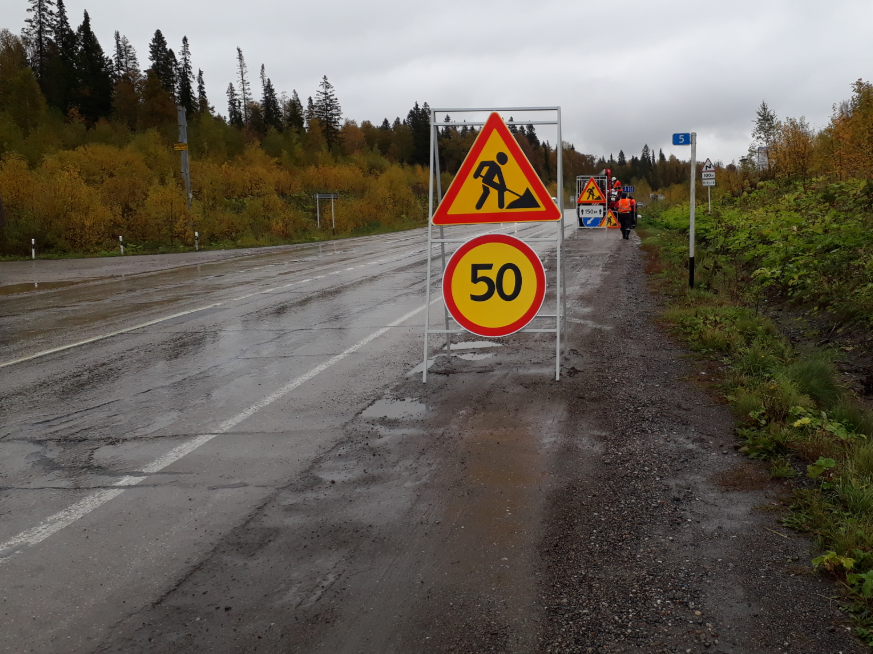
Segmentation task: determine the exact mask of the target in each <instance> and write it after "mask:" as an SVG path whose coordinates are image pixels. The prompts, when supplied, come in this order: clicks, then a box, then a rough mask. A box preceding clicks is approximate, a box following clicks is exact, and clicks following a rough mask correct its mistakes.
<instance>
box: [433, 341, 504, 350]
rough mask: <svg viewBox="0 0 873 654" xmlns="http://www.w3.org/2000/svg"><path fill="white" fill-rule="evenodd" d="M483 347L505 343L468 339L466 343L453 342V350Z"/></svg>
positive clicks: (444, 347) (498, 345)
mask: <svg viewBox="0 0 873 654" xmlns="http://www.w3.org/2000/svg"><path fill="white" fill-rule="evenodd" d="M483 347H503V344H502V343H494V342H493V341H468V342H464V343H452V349H453V350H475V349H478V348H483ZM443 349H444V350H445V349H446V346H445V345H443Z"/></svg>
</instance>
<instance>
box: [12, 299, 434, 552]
mask: <svg viewBox="0 0 873 654" xmlns="http://www.w3.org/2000/svg"><path fill="white" fill-rule="evenodd" d="M436 301H437V300H434V302H431V304H434V303H435V302H436ZM425 306H426V305H422V306H420V307H418V308H417V309H413V310H412V311H410V312H409V313H407V314H404V315H402V316H400V318H398V319H397V320H395V321H394V322H391V323H389V324H388V326H387V327H382V328H381V329H377V330H376V331H375V332H373V333H372V334H370V335H369V336H367V337H365V338H362V339H361V340H360V341H358V342H357V343H355V344H354V345H352V346H351V347H349V348H347V349H345V350H343V351H342V352H340V353H339V354H337V355H336V356H333V357H331V358H330V359H328V360H327V361H325V362H323V363H321V364H319V365H317V366H316V367H315V368H313V369H312V370H310V371H309V372H307V373H306V374H304V375H302V376H300V377H298V378H297V379H295V380H293V381H291V382H289V383H287V384H285V385H284V386H282V387H281V388H280V389H279V390H277V391H274V392H273V393H271V394H270V395H268V396H266V397H265V398H264V399H262V400H261V401H259V402H256V403H255V404H253V405H251V406H250V407H249V408H247V409H246V410H244V411H242V412H240V413H238V414H237V415H235V416H234V417H232V418H230V419H228V420H225V421H224V422H222V423H221V424H220V425H219V426H218V429H216V430H215V431H214V432H213V433H211V434H202V435H200V436H197V437H196V438H193V439H191V440H189V441H187V442H185V443H182V444H181V445H178V446H177V447H174V448H173V449H172V450H170V451H169V452H167V453H166V454H164V455H163V456H161V457H158V458H157V459H155V460H154V461H152V462H151V463H150V464H148V465H147V466H145V467H143V469H142V472H143V473H145V474H143V475H135V476H134V475H131V476H127V477H123V478H121V479H119V480H118V481H117V482H115V483H114V484H113V485H112V487H111V488H105V489H102V490H99V491H97V492H95V493H91V494H90V495H88V496H87V497H85V498H83V499H81V500H79V501H78V502H76V503H75V504H72V505H71V506H68V507H67V508H66V509H64V510H63V511H59V512H58V513H55V514H54V515H52V516H49V517H48V518H46V519H45V520H43V521H42V523H40V524H39V525H37V526H36V527H33V528H32V529H28V530H26V531H23V532H21V533H20V534H18V535H17V536H15V537H13V538H11V539H9V540H8V541H6V542H5V543H0V566H2V565H3V563H5V562H6V561H8V560H9V559H11V558H12V557H13V556H15V555H16V554H19V553H20V552H22V551H23V550H24V549H26V548H28V547H33V546H34V545H37V544H39V543H41V542H42V541H44V540H45V539H46V538H48V537H49V536H51V535H52V534H55V533H57V532H59V531H60V530H61V529H63V528H64V527H66V526H68V525H70V524H72V523H74V522H75V521H76V520H79V519H80V518H82V517H84V516H86V515H88V514H89V513H91V511H93V510H94V509H96V508H98V507H100V506H102V505H104V504H106V502H108V501H109V500H111V499H114V498H116V497H118V496H119V495H121V494H122V493H123V492H124V491H125V490H126V489H127V488H129V487H131V486H136V485H137V484H139V483H140V482H141V481H143V480H144V479H146V478H147V476H148V475H150V474H154V473H156V472H159V471H161V470H163V469H164V468H166V467H167V466H169V465H171V464H173V463H175V462H176V461H178V460H179V459H181V458H182V457H184V456H186V455H187V454H190V453H191V452H193V451H194V450H196V449H197V448H198V447H200V446H201V445H204V444H206V443H208V442H209V441H211V440H212V439H213V438H215V437H216V436H218V435H220V434H223V433H225V432H228V431H230V430H231V429H233V428H234V427H236V426H237V425H238V424H240V423H241V422H243V421H244V420H246V419H247V418H250V417H251V416H253V415H254V414H255V413H257V412H258V411H260V410H261V409H264V408H266V407H268V406H269V405H270V404H272V403H273V402H275V401H276V400H278V399H280V398H282V397H284V396H285V395H287V394H288V393H290V392H291V391H293V390H294V389H296V388H298V387H299V386H302V385H303V384H305V383H306V382H308V381H309V380H310V379H312V378H313V377H315V376H316V375H318V374H319V373H322V372H324V371H325V370H327V369H328V368H330V367H331V366H333V365H335V364H337V363H339V362H340V361H342V360H343V359H345V358H346V357H347V356H349V355H350V354H354V353H355V352H357V351H358V350H360V349H361V348H362V347H364V346H365V345H366V344H367V343H369V342H370V341H374V340H375V339H377V338H379V337H380V336H382V335H383V334H385V333H386V332H388V331H389V330H390V329H391V328H392V327H397V326H399V325H401V324H402V323H404V322H406V321H407V320H409V319H410V318H412V317H413V316H414V315H416V314H418V313H421V312H422V311H424V308H425Z"/></svg>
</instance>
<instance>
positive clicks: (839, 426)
mask: <svg viewBox="0 0 873 654" xmlns="http://www.w3.org/2000/svg"><path fill="white" fill-rule="evenodd" d="M791 416H792V417H795V418H797V420H795V421H794V422H793V423H792V424H791V426H792V427H794V428H795V429H798V430H800V431H801V433H803V434H804V435H807V436H811V435H813V434H814V433H815V432H819V434H820V435H822V436H826V435H828V434H830V435H832V436H836V437H837V438H839V439H840V440H841V441H853V440H867V436H865V435H864V434H859V433H857V432H855V431H852V430H851V429H850V428H849V427H847V426H846V425H844V424H843V423H841V422H838V421H836V420H833V419H831V418H828V414H827V413H826V412H824V411H821V412H820V413H819V414H818V415H816V413H815V412H814V411H810V410H809V409H804V408H803V407H800V406H795V407H792V408H791Z"/></svg>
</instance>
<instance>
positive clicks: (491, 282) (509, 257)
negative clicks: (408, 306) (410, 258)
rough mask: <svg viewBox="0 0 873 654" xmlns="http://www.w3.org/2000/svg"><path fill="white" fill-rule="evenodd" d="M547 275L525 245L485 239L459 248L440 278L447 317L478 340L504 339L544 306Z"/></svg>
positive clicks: (507, 239)
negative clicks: (497, 337) (476, 336)
mask: <svg viewBox="0 0 873 654" xmlns="http://www.w3.org/2000/svg"><path fill="white" fill-rule="evenodd" d="M545 291H546V273H545V270H544V269H543V264H542V262H541V261H540V259H539V257H538V256H537V255H536V253H535V252H534V251H533V250H532V249H531V248H530V246H528V245H527V244H526V243H524V242H522V241H520V240H519V239H517V238H514V237H512V236H507V235H505V234H485V235H484V236H478V237H476V238H474V239H471V240H470V241H467V242H466V243H465V244H464V245H462V246H461V247H460V248H459V249H458V250H457V251H456V252H455V253H454V254H453V255H452V257H451V259H450V260H449V263H448V265H447V266H446V272H445V275H444V276H443V298H444V300H445V302H446V306H447V307H448V309H449V313H451V314H452V317H453V318H454V319H455V320H456V321H457V322H458V323H459V324H460V325H461V326H462V327H463V328H464V329H466V330H468V331H471V332H473V333H474V334H478V335H479V336H492V337H494V336H507V335H509V334H512V333H514V332H517V331H518V330H519V329H522V328H523V327H524V326H525V325H527V324H528V323H529V322H530V321H531V320H532V319H533V317H534V316H536V314H537V312H538V311H539V309H540V307H541V306H542V304H543V298H544V297H545Z"/></svg>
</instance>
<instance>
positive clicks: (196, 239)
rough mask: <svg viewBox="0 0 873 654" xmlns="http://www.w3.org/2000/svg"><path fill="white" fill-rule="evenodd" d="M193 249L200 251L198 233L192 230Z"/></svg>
mask: <svg viewBox="0 0 873 654" xmlns="http://www.w3.org/2000/svg"><path fill="white" fill-rule="evenodd" d="M194 251H195V252H200V233H199V232H194Z"/></svg>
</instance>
